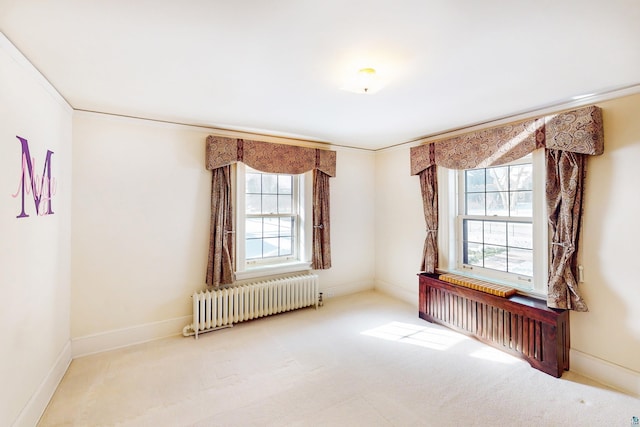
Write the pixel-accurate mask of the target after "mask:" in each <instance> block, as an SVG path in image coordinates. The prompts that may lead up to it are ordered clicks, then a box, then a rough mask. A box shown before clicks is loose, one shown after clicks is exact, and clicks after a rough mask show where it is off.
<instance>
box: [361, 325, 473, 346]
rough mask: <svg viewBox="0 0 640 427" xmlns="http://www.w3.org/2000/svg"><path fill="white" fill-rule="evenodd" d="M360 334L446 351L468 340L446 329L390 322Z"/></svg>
mask: <svg viewBox="0 0 640 427" xmlns="http://www.w3.org/2000/svg"><path fill="white" fill-rule="evenodd" d="M361 334H362V335H366V336H370V337H375V338H380V339H383V340H387V341H397V342H400V343H403V344H413V345H417V346H420V347H426V348H431V349H433V350H446V349H448V348H451V347H452V346H454V345H456V344H458V343H459V342H462V341H465V340H468V339H469V338H467V337H465V336H464V335H461V334H458V333H455V332H453V331H448V330H446V329H436V328H430V327H429V326H419V325H412V324H410V323H403V322H390V323H387V324H386V325H382V326H379V327H377V328H374V329H369V330H367V331H363V332H361Z"/></svg>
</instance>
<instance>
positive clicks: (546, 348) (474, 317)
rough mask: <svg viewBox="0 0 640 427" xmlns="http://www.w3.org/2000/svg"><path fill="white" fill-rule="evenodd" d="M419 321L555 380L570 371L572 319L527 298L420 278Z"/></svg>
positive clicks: (422, 276)
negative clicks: (472, 340) (454, 333)
mask: <svg viewBox="0 0 640 427" xmlns="http://www.w3.org/2000/svg"><path fill="white" fill-rule="evenodd" d="M419 281H420V298H419V304H420V307H419V315H420V317H421V318H423V319H425V320H428V321H430V322H434V323H438V324H441V325H444V326H447V327H449V328H451V329H454V330H456V331H458V332H462V333H465V334H467V335H469V336H472V337H474V338H477V339H478V340H480V341H482V342H485V343H487V344H489V345H491V346H493V347H496V348H498V349H500V350H503V351H506V352H508V353H511V354H513V355H516V356H518V357H521V358H523V359H525V360H527V361H528V362H529V363H530V364H531V366H533V367H534V368H536V369H539V370H541V371H543V372H546V373H548V374H550V375H553V376H555V377H560V376H561V375H562V372H563V371H565V370H568V369H569V315H568V312H567V311H565V310H554V309H551V308H548V307H546V304H544V302H540V301H538V300H535V299H533V298H528V297H524V296H518V295H515V296H511V297H509V298H501V297H498V296H495V295H490V294H487V293H484V292H480V291H477V290H474V289H469V288H464V287H461V286H458V285H455V284H451V283H447V282H444V281H442V280H439V279H438V278H437V276H436V275H429V274H421V275H419Z"/></svg>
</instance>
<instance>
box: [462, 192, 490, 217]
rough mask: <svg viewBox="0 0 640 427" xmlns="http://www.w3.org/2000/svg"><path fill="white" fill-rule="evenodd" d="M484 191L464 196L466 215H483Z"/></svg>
mask: <svg viewBox="0 0 640 427" xmlns="http://www.w3.org/2000/svg"><path fill="white" fill-rule="evenodd" d="M484 201H485V194H484V193H472V194H467V196H466V205H465V208H466V213H467V215H484Z"/></svg>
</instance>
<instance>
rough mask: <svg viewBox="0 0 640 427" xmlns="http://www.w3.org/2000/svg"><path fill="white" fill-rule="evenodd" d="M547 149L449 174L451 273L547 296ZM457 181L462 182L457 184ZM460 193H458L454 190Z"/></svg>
mask: <svg viewBox="0 0 640 427" xmlns="http://www.w3.org/2000/svg"><path fill="white" fill-rule="evenodd" d="M543 161H544V156H543V153H542V150H539V152H534V153H532V154H531V155H528V156H526V157H523V158H522V159H519V160H518V161H516V162H513V163H509V164H506V165H500V166H494V167H488V168H480V169H468V170H461V171H456V172H453V171H452V172H450V173H449V178H450V180H449V182H450V186H451V187H452V188H451V191H444V192H442V193H441V194H443V193H444V195H448V196H449V197H453V195H454V194H455V197H454V199H455V203H447V201H445V203H444V206H445V211H447V209H446V206H450V210H451V211H452V212H453V214H450V215H449V212H447V214H448V216H449V217H450V218H451V219H450V222H449V223H450V224H451V228H452V229H453V230H452V232H451V231H449V232H445V233H444V235H445V236H447V235H448V236H449V244H448V245H445V248H446V247H447V246H448V247H449V254H448V256H444V257H443V258H444V260H445V264H447V261H449V262H448V264H449V265H448V266H447V268H448V269H449V270H456V271H458V272H460V273H462V274H467V275H471V276H474V277H479V278H483V279H486V280H493V281H497V282H501V283H506V284H509V285H511V286H514V287H517V288H519V289H521V290H522V291H524V292H527V293H531V294H539V295H542V294H544V293H545V283H546V268H547V257H548V249H547V233H546V227H547V226H546V219H545V218H546V215H545V202H544V191H543V189H544V168H543V166H544V164H543ZM456 182H457V184H456ZM453 189H455V191H453Z"/></svg>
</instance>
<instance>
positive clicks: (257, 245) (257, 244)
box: [244, 239, 262, 259]
mask: <svg viewBox="0 0 640 427" xmlns="http://www.w3.org/2000/svg"><path fill="white" fill-rule="evenodd" d="M244 250H245V257H246V258H247V259H255V258H262V239H246V240H245V244H244Z"/></svg>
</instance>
